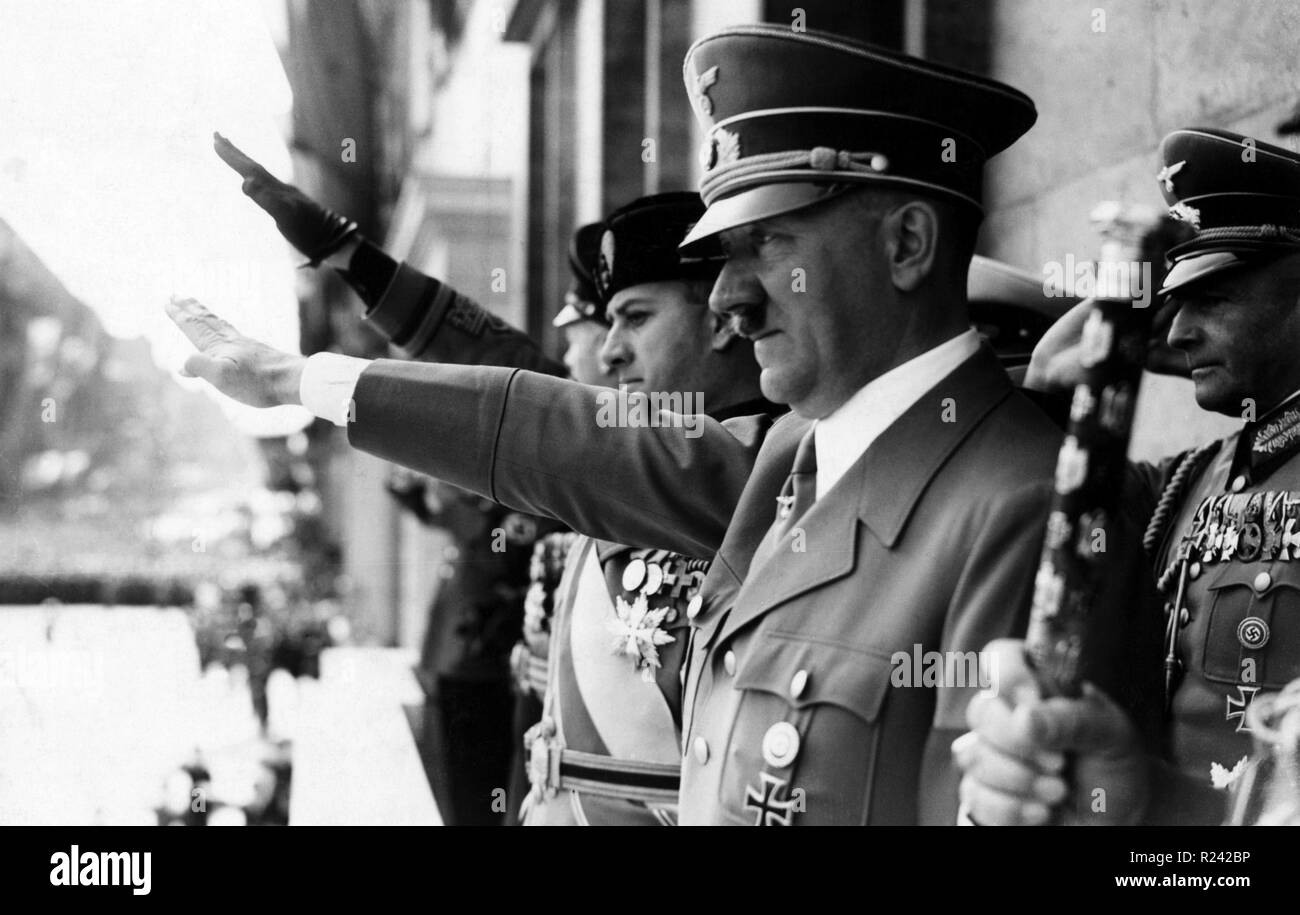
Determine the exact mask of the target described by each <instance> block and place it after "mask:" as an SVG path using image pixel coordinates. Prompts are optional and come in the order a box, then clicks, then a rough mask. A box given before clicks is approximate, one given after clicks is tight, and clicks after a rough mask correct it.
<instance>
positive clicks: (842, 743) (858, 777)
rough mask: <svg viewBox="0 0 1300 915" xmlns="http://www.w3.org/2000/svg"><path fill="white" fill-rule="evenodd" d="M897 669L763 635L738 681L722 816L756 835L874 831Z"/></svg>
mask: <svg viewBox="0 0 1300 915" xmlns="http://www.w3.org/2000/svg"><path fill="white" fill-rule="evenodd" d="M890 670H891V665H890V661H889V658H888V657H887V656H886V655H884V654H883V653H881V654H879V655H877V654H873V653H869V652H865V651H862V650H859V649H856V648H852V647H849V646H847V645H842V644H837V643H834V642H829V641H817V640H814V639H811V638H808V637H806V636H802V635H794V634H789V633H783V632H772V631H768V632H758V633H755V634H754V636H753V637H752V640H751V641H750V643H749V644H748V645H747V646H746V649H745V659H744V662H743V664H742V665H741V666H740V667H739V669H737V670H736V672H735V687H736V689H737V690H739V691H740V692H741V696H740V698H739V707H738V708H737V714H736V716H735V719H734V722H733V725H732V730H731V734H730V736H729V739H728V746H727V754H726V760H725V763H724V766H723V771H722V781H721V792H722V797H721V798H720V800H721V802H722V806H723V807H724V809H726V810H727V812H728V813H729V814H730V815H731V818H732V819H733V820H735V821H737V822H745V823H750V824H754V825H795V824H807V825H812V824H817V825H821V824H838V825H850V824H853V825H856V824H861V823H864V822H866V819H867V815H868V806H869V800H870V797H871V793H872V787H873V783H874V779H875V776H876V770H877V763H878V760H877V757H878V755H879V743H880V736H879V725H880V714H881V710H882V707H883V706H884V702H885V695H886V692H887V691H888V689H889V676H890Z"/></svg>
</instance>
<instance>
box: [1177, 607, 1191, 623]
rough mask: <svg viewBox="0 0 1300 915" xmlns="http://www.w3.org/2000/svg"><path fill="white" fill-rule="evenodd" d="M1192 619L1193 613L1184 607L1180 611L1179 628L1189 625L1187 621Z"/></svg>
mask: <svg viewBox="0 0 1300 915" xmlns="http://www.w3.org/2000/svg"><path fill="white" fill-rule="evenodd" d="M1191 618H1192V614H1191V611H1189V610H1188V609H1187V608H1186V607H1184V608H1183V609H1181V610H1179V611H1178V625H1179V626H1186V625H1187V621H1188V620H1190V619H1191Z"/></svg>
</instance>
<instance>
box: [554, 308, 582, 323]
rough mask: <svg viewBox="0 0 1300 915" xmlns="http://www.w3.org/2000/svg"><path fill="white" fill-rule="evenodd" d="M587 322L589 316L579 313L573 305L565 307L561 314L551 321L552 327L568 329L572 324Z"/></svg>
mask: <svg viewBox="0 0 1300 915" xmlns="http://www.w3.org/2000/svg"><path fill="white" fill-rule="evenodd" d="M585 320H587V316H586V315H584V314H583V313H582V312H580V311H578V309H577V308H575V307H574V306H573V305H565V306H564V307H563V308H561V309H560V313H559V314H557V315H556V316H555V317H554V318H553V319H552V320H551V326H552V327H568V326H569V325H570V324H577V323H578V322H579V321H585Z"/></svg>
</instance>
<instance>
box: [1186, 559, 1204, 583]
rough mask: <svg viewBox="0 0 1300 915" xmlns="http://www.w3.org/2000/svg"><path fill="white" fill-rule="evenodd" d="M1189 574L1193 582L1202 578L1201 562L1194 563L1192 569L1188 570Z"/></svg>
mask: <svg viewBox="0 0 1300 915" xmlns="http://www.w3.org/2000/svg"><path fill="white" fill-rule="evenodd" d="M1187 574H1188V575H1190V576H1192V580H1193V581H1195V580H1196V579H1198V578H1200V577H1201V564H1200V563H1199V562H1194V563H1192V567H1191V568H1190V569H1188V570H1187Z"/></svg>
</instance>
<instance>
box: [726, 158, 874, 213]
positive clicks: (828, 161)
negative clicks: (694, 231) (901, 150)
mask: <svg viewBox="0 0 1300 915" xmlns="http://www.w3.org/2000/svg"><path fill="white" fill-rule="evenodd" d="M799 168H807V169H811V170H812V171H814V172H833V171H841V172H863V173H866V174H877V175H880V174H885V173H886V172H888V170H889V157H888V156H885V155H884V154H883V153H876V152H860V153H855V152H849V151H848V150H843V149H841V150H835V149H831V148H830V147H829V146H817V147H814V148H812V149H808V150H787V151H782V152H774V153H760V154H759V155H757V156H746V157H745V159H744V160H743V161H740V162H737V163H736V164H735V165H732V166H730V167H728V168H726V169H725V170H722V171H719V172H717V173H716V174H713V175H710V176H708V177H706V178H705V179H704V180H703V181H701V182H700V196H701V197H703V198H704V199H705V200H706V201H708V200H712V199H713V198H714V197H716V196H718V195H719V194H721V193H722V192H723V190H724V189H725V186H726V185H728V184H731V183H732V182H734V181H743V180H744V179H746V178H751V177H753V176H755V175H765V174H767V173H769V172H772V171H777V170H782V169H799ZM827 177H831V176H829V175H828V176H827Z"/></svg>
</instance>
